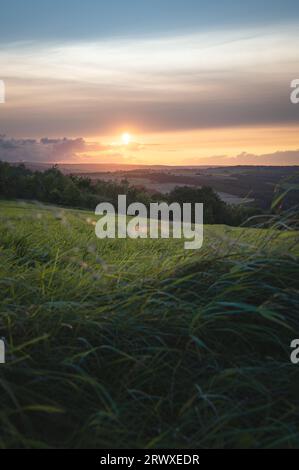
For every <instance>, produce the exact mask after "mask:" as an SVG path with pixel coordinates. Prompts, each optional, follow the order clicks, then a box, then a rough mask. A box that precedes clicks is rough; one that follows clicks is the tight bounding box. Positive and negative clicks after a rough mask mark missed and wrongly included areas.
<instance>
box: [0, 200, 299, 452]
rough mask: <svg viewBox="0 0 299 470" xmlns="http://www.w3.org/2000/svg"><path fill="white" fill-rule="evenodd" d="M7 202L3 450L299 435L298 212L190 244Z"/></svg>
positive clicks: (182, 444) (266, 441) (197, 444)
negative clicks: (113, 234) (127, 234)
mask: <svg viewBox="0 0 299 470" xmlns="http://www.w3.org/2000/svg"><path fill="white" fill-rule="evenodd" d="M0 211H1V221H0V222H1V224H0V250H1V251H0V261H1V263H0V336H3V337H5V338H6V343H7V363H6V364H5V365H4V366H2V365H1V366H0V410H1V411H0V447H1V448H11V447H12V448H15V447H21V448H47V447H50V448H57V447H58V448H60V447H68V448H90V447H96V448H148V449H152V448H165V447H167V448H186V449H188V448H216V447H217V448H239V447H242V448H244V447H245V448H260V447H263V448H267V447H269V448H278V447H287V448H296V447H299V430H298V421H299V366H295V365H293V364H291V362H290V353H291V351H290V343H291V340H292V339H294V338H298V337H299V317H298V314H299V264H298V232H293V231H291V230H287V228H288V226H289V224H288V221H289V218H288V217H289V216H290V214H289V215H288V216H287V217H286V218H285V219H282V217H281V216H280V219H279V220H278V219H277V218H276V219H275V220H274V221H273V222H274V223H272V224H268V228H267V229H262V228H257V229H254V228H236V229H232V228H228V227H224V226H223V227H219V226H217V227H216V226H215V227H213V226H211V227H205V243H204V247H203V248H202V250H199V251H198V252H188V251H185V250H184V248H183V242H182V241H179V240H159V241H157V240H135V241H134V240H102V241H100V240H97V239H96V238H95V235H94V225H93V221H94V219H93V216H92V215H91V214H89V213H87V212H86V213H85V212H81V211H71V210H64V211H62V210H61V209H56V208H49V207H48V208H47V207H43V206H40V205H35V206H34V205H30V204H23V205H20V204H18V203H1V207H0ZM294 216H295V218H296V217H297V215H296V214H294V212H292V214H291V217H292V219H294ZM282 221H283V224H282ZM269 225H271V227H270V228H269ZM282 228H284V230H281V229H282Z"/></svg>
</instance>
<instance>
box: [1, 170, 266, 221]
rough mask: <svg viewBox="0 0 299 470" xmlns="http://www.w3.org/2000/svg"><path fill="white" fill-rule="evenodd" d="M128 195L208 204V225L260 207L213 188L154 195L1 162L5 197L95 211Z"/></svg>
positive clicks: (136, 199) (144, 200)
mask: <svg viewBox="0 0 299 470" xmlns="http://www.w3.org/2000/svg"><path fill="white" fill-rule="evenodd" d="M120 194H124V195H126V196H127V203H128V205H130V204H132V203H134V202H141V203H143V204H145V206H147V207H149V205H150V203H152V202H162V201H165V202H168V203H172V202H178V203H179V204H183V203H192V204H194V203H196V202H201V203H203V204H204V221H205V223H206V224H227V225H240V224H241V223H243V222H244V221H245V220H246V219H248V218H249V217H250V216H252V215H255V214H256V213H257V209H256V208H253V207H244V206H229V205H228V204H226V203H225V202H223V201H222V200H221V199H220V197H219V196H218V194H217V193H216V192H215V191H214V190H213V189H212V188H210V187H199V188H192V187H189V186H181V187H176V188H175V189H173V190H172V191H171V192H170V193H169V194H167V195H165V194H160V193H155V194H152V193H150V192H148V191H147V190H146V189H145V188H141V187H136V186H133V185H130V184H129V182H128V181H127V180H125V179H124V180H123V181H121V182H116V181H114V182H113V181H109V182H108V181H103V180H97V181H93V180H91V179H90V178H88V177H85V176H84V177H82V176H76V175H65V174H63V173H62V172H61V171H60V170H59V168H58V167H57V166H53V167H52V168H50V169H48V170H46V171H43V172H42V171H31V170H30V169H28V168H26V166H25V165H24V164H20V165H11V164H9V163H6V162H0V197H1V198H4V199H23V200H24V199H25V200H37V201H40V202H45V203H50V204H55V205H60V206H66V207H73V208H80V209H89V210H92V211H93V210H94V209H95V208H96V206H97V205H98V204H99V203H101V202H110V203H111V204H113V205H114V206H115V207H116V206H117V201H118V196H119V195H120Z"/></svg>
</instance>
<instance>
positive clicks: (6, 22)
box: [0, 0, 299, 42]
mask: <svg viewBox="0 0 299 470" xmlns="http://www.w3.org/2000/svg"><path fill="white" fill-rule="evenodd" d="M298 18H299V8H298V1H295V0H271V1H270V0H262V1H261V0H251V1H247V2H245V1H236V0H221V1H206V0H205V1H202V0H108V1H107V0H106V1H101V0H42V1H41V0H9V1H1V14H0V39H1V41H9V42H10V41H16V40H32V39H42V40H46V39H47V40H49V39H50V40H61V39H70V40H72V39H79V38H104V37H106V38H110V37H115V36H127V37H132V36H134V35H155V34H157V33H160V34H163V33H164V34H167V33H173V32H175V31H178V32H183V31H189V32H191V31H197V32H198V31H206V30H216V29H217V28H221V29H224V28H230V27H245V26H253V25H255V26H258V25H269V24H271V23H277V22H287V21H292V22H293V21H295V20H296V19H298Z"/></svg>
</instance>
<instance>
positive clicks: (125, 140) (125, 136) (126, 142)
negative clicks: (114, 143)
mask: <svg viewBox="0 0 299 470" xmlns="http://www.w3.org/2000/svg"><path fill="white" fill-rule="evenodd" d="M121 139H122V141H123V144H124V145H129V144H130V143H131V141H132V137H131V135H130V134H128V133H127V132H125V133H124V134H123V135H122V137H121Z"/></svg>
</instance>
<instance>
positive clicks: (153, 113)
mask: <svg viewBox="0 0 299 470" xmlns="http://www.w3.org/2000/svg"><path fill="white" fill-rule="evenodd" d="M6 46H7V45H6ZM298 49H299V35H298V28H297V27H295V26H293V25H287V26H285V27H284V26H282V25H280V27H279V28H278V29H276V28H275V27H274V26H273V25H272V26H271V27H264V28H251V29H247V30H245V29H244V30H243V31H240V30H237V29H234V30H231V31H218V32H215V31H210V32H209V33H193V34H189V35H181V36H172V37H161V38H156V39H153V38H148V39H144V38H135V39H134V40H131V39H126V40H124V39H115V40H106V41H104V40H102V41H101V40H96V41H93V42H91V41H79V42H65V43H61V44H57V43H56V44H53V43H40V44H38V43H34V42H32V43H25V44H17V45H13V44H12V45H9V46H7V47H5V45H2V46H1V47H0V62H1V64H2V66H1V75H2V76H1V78H2V79H5V82H6V85H7V102H6V104H5V105H3V108H1V115H0V124H1V127H2V129H3V132H5V133H6V134H8V135H19V136H20V135H24V133H26V135H34V136H40V135H43V134H46V135H60V133H62V134H63V135H85V136H91V135H99V133H103V134H104V135H107V134H108V133H112V132H115V129H118V128H120V127H123V126H124V125H127V124H129V125H130V124H131V125H132V127H133V128H136V129H142V131H143V132H146V131H169V130H186V129H200V128H219V127H232V126H240V125H243V126H245V125H257V124H261V125H267V124H269V125H272V124H289V123H298V107H296V106H294V105H292V104H291V102H290V82H291V80H292V79H294V78H297V74H298V67H299V59H298ZM22 116H26V119H22Z"/></svg>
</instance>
